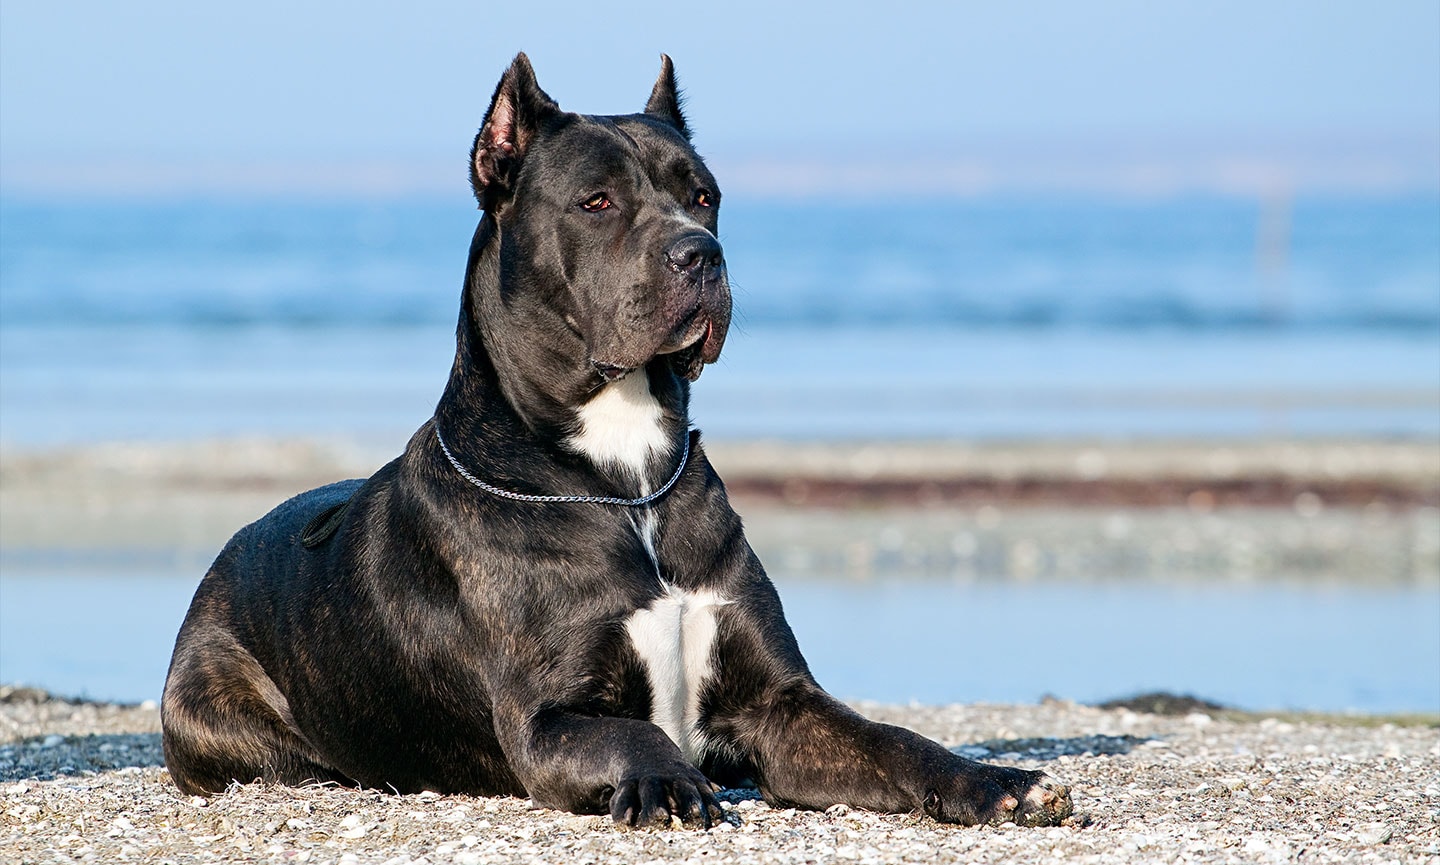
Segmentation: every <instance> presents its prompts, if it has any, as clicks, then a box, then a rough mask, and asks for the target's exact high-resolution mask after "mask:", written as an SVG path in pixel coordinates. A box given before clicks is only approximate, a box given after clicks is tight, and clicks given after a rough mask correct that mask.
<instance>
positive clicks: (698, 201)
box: [695, 189, 715, 207]
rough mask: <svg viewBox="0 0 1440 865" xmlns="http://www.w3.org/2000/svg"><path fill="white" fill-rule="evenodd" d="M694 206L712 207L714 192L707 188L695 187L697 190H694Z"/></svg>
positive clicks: (713, 204)
mask: <svg viewBox="0 0 1440 865" xmlns="http://www.w3.org/2000/svg"><path fill="white" fill-rule="evenodd" d="M695 206H696V207H714V206H715V193H713V192H711V191H710V190H708V189H697V190H695Z"/></svg>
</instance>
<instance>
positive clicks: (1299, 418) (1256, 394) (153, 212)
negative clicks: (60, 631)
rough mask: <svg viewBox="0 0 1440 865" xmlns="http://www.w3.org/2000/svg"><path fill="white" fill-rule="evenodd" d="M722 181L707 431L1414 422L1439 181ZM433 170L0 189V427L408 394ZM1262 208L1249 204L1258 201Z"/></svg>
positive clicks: (1331, 430)
mask: <svg viewBox="0 0 1440 865" xmlns="http://www.w3.org/2000/svg"><path fill="white" fill-rule="evenodd" d="M1274 207H1282V211H1281V212H1280V214H1279V216H1277V215H1276V214H1274V213H1271V212H1269V211H1267V209H1266V208H1265V207H1262V206H1260V205H1259V204H1256V203H1254V202H1249V201H1245V200H1238V199H1236V200H1229V199H1212V198H1196V199H1178V200H1163V201H1118V202H1117V201H1105V200H1072V199H1034V200H993V201H992V200H984V199H979V200H968V201H960V202H955V203H930V204H925V203H916V202H896V203H894V204H888V205H887V204H883V203H873V202H872V203H868V204H863V205H859V204H856V205H834V204H829V203H804V204H796V203H773V202H772V203H763V202H743V201H742V202H738V203H736V204H735V205H734V206H731V205H728V204H727V207H726V212H725V214H724V216H723V218H722V222H721V225H722V231H721V237H722V240H723V241H724V242H725V245H726V256H727V262H728V267H729V274H730V279H731V283H732V285H733V287H734V299H735V310H736V312H735V325H734V328H733V330H732V333H731V337H730V340H729V342H728V344H727V346H726V350H725V353H724V355H723V357H722V359H721V361H720V363H719V364H717V365H715V366H714V367H712V368H710V369H709V370H707V371H706V373H705V376H704V378H703V379H702V380H701V382H700V383H699V386H698V387H697V388H696V389H695V406H694V408H695V417H696V419H697V422H698V424H699V425H700V426H701V427H702V428H703V429H704V430H705V431H706V432H707V434H710V435H712V436H721V437H726V436H730V437H734V436H745V437H752V436H783V437H789V438H800V439H804V438H811V439H834V438H880V439H884V438H894V437H927V438H974V437H1005V438H1015V437H1022V438H1023V437H1030V438H1033V437H1056V436H1075V435H1083V436H1099V437H1127V436H1146V435H1162V436H1207V435H1218V436H1235V435H1240V436H1251V435H1306V436H1315V435H1347V434H1359V435H1407V436H1417V435H1418V436H1426V437H1434V436H1436V435H1440V200H1437V199H1436V198H1435V197H1433V196H1414V197H1404V198H1360V199H1346V200H1307V199H1300V200H1297V201H1294V202H1290V203H1288V204H1284V205H1270V208H1271V209H1272V210H1273V208H1274ZM475 220H476V213H475V211H474V210H473V206H472V205H467V203H466V202H465V201H464V200H463V199H457V200H455V201H408V200H405V201H359V202H355V201H352V202H338V201H335V202H277V201H270V202H254V201H250V202H245V201H191V202H170V203H154V202H149V203H147V202H116V201H105V202H99V203H79V202H74V201H70V202H60V203H57V202H49V203H45V202H33V201H15V200H10V199H5V200H0V439H3V440H4V441H6V442H8V443H11V444H24V445H45V444H53V443H61V442H71V441H96V440H107V439H116V438H126V439H154V440H166V439H175V438H192V437H200V436H227V435H325V436H330V435H341V436H350V437H368V438H373V439H379V440H383V441H384V442H387V443H392V442H393V443H394V444H395V446H397V447H398V446H399V444H401V443H403V441H404V440H405V438H406V437H407V436H408V435H409V433H410V432H411V431H413V430H414V429H415V428H416V427H417V426H419V424H420V423H421V422H423V421H424V419H425V418H426V417H428V415H429V413H430V411H431V410H432V409H433V407H434V403H435V400H436V399H437V397H438V395H439V393H440V391H441V388H442V387H443V383H444V379H445V376H446V374H447V372H448V369H449V365H450V360H451V356H452V353H453V349H454V327H455V322H456V318H457V309H458V305H459V298H460V283H461V278H462V275H463V269H464V264H465V256H466V250H467V247H468V244H469V239H470V234H471V232H472V231H473V227H474V223H475ZM1277 224H1278V225H1280V226H1282V228H1281V229H1276V228H1275V227H1274V226H1275V225H1277Z"/></svg>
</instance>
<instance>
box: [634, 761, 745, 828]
mask: <svg viewBox="0 0 1440 865" xmlns="http://www.w3.org/2000/svg"><path fill="white" fill-rule="evenodd" d="M713 791H714V788H713V787H712V785H711V784H710V780H709V779H708V778H706V777H705V776H704V775H703V774H701V773H700V772H699V771H698V770H695V769H691V770H690V771H688V772H674V773H670V772H657V773H655V774H651V775H641V776H640V777H638V778H627V779H625V780H622V781H621V782H620V783H619V784H617V785H615V792H614V793H612V794H611V796H610V816H611V817H612V818H613V819H614V820H615V823H616V824H617V825H620V826H634V827H647V826H648V827H654V828H666V827H669V826H670V825H671V818H672V817H675V818H678V819H680V820H681V821H682V822H684V823H685V824H686V825H689V826H692V827H694V826H703V827H705V828H706V829H709V828H710V827H711V826H713V825H714V824H715V823H717V822H720V821H722V820H724V819H725V814H724V812H723V811H721V810H720V803H719V802H718V801H716V799H715V793H714V792H713Z"/></svg>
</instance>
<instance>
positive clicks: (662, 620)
mask: <svg viewBox="0 0 1440 865" xmlns="http://www.w3.org/2000/svg"><path fill="white" fill-rule="evenodd" d="M635 531H636V534H637V535H638V536H639V540H640V543H641V544H642V545H643V546H644V547H645V551H646V552H647V553H648V554H649V556H650V561H651V564H652V565H653V566H654V567H655V572H656V576H657V577H658V578H660V580H661V585H662V586H663V588H664V591H663V592H662V594H660V595H659V596H658V597H656V598H655V599H654V600H652V601H651V602H650V603H649V605H647V606H645V607H643V608H641V609H639V610H636V611H635V612H634V613H632V614H630V617H629V618H628V619H627V620H626V622H625V630H626V632H627V634H628V635H629V637H630V643H631V645H632V646H634V648H635V653H636V654H637V655H639V656H640V660H641V661H642V662H643V663H644V665H645V672H646V676H647V677H648V679H649V682H650V720H651V722H653V723H654V724H655V725H656V726H658V727H659V728H660V729H662V730H664V731H665V733H666V735H668V736H669V737H670V738H671V739H672V740H674V742H675V744H676V745H679V746H680V751H681V753H682V754H684V755H685V758H686V759H687V760H690V761H691V762H698V761H699V759H700V758H701V757H702V756H703V754H704V751H705V741H704V736H703V735H702V733H701V731H700V730H699V728H698V722H699V715H700V693H701V690H702V689H703V688H704V686H705V683H706V682H707V680H708V679H709V678H710V675H711V673H712V671H713V664H712V656H713V654H714V650H715V630H716V627H715V626H716V622H715V613H716V610H717V609H718V608H719V607H721V606H723V605H724V604H725V600H724V599H722V598H721V597H720V596H719V595H717V594H716V593H715V592H712V591H708V590H700V591H687V590H685V589H681V588H679V587H677V586H675V585H674V584H672V583H669V582H666V581H665V580H664V578H663V576H661V573H660V567H659V563H658V559H657V558H656V554H655V549H656V539H655V532H656V520H655V515H654V513H653V512H650V511H648V510H647V511H645V512H643V513H642V514H641V515H639V516H638V517H637V519H636V520H635Z"/></svg>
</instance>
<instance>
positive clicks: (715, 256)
mask: <svg viewBox="0 0 1440 865" xmlns="http://www.w3.org/2000/svg"><path fill="white" fill-rule="evenodd" d="M665 257H666V258H667V259H669V260H670V265H671V266H672V267H674V268H675V269H676V270H679V271H681V272H684V273H689V274H694V273H696V272H698V271H700V270H703V269H704V268H706V267H712V268H714V267H719V266H720V265H722V264H724V263H725V252H724V250H722V249H721V248H720V241H718V240H716V239H715V238H714V236H712V235H710V234H700V233H695V234H687V235H685V236H684V237H682V238H680V239H679V240H677V241H675V242H674V243H673V244H671V246H670V248H669V249H667V250H665Z"/></svg>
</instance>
